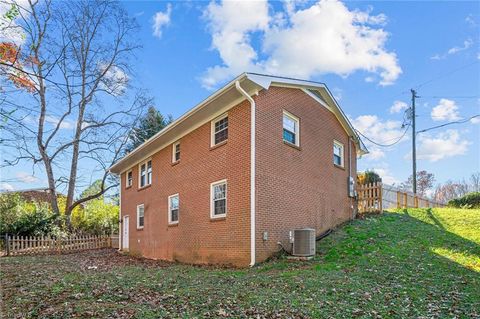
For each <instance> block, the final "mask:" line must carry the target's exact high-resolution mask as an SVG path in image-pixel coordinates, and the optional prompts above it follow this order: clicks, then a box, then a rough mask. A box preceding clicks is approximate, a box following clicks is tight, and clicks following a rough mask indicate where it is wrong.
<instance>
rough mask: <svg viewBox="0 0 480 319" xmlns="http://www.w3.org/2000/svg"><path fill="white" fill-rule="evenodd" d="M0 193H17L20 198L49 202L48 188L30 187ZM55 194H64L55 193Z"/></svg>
mask: <svg viewBox="0 0 480 319" xmlns="http://www.w3.org/2000/svg"><path fill="white" fill-rule="evenodd" d="M2 194H19V195H20V196H22V198H23V199H24V200H26V201H29V202H34V201H35V202H45V203H50V189H48V188H30V189H19V190H13V191H3V192H2ZM57 196H64V195H62V194H57Z"/></svg>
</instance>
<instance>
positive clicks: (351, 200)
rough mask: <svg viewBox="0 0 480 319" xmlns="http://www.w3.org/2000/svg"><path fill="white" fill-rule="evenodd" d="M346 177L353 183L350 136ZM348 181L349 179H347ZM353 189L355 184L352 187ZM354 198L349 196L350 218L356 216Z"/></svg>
mask: <svg viewBox="0 0 480 319" xmlns="http://www.w3.org/2000/svg"><path fill="white" fill-rule="evenodd" d="M348 178H349V179H350V178H353V183H356V182H357V181H356V177H353V176H352V137H351V136H349V137H348ZM349 182H350V180H349ZM354 185H355V184H354ZM353 189H354V190H355V186H354V188H353ZM355 204H356V199H355V198H354V197H350V207H351V208H352V219H355V218H356V215H357V214H356V211H357V210H356V208H355Z"/></svg>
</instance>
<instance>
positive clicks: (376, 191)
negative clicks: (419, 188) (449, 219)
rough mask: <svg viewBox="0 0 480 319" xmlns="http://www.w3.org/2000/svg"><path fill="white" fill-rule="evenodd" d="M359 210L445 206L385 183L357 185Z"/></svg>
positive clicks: (373, 210)
mask: <svg viewBox="0 0 480 319" xmlns="http://www.w3.org/2000/svg"><path fill="white" fill-rule="evenodd" d="M357 194H358V197H357V199H358V212H359V213H367V212H381V211H382V210H384V209H388V208H421V207H444V206H445V204H444V203H440V202H436V201H433V200H430V199H428V198H424V197H420V196H415V195H414V194H413V193H410V192H405V191H401V190H399V189H398V188H395V187H393V186H390V185H386V184H383V183H371V184H365V185H361V184H358V185H357Z"/></svg>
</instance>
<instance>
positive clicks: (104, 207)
mask: <svg viewBox="0 0 480 319" xmlns="http://www.w3.org/2000/svg"><path fill="white" fill-rule="evenodd" d="M118 213H119V207H118V206H117V205H115V204H113V203H110V202H107V201H105V200H104V199H103V198H98V199H92V200H90V201H88V202H87V203H86V204H85V206H84V208H83V210H76V211H74V212H73V213H72V226H73V228H74V230H75V231H76V232H81V233H88V234H93V235H110V234H113V233H117V232H118Z"/></svg>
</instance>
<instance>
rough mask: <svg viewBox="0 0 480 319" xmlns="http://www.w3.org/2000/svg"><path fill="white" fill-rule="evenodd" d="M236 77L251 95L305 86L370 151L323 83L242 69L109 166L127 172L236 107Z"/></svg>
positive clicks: (362, 148)
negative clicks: (229, 108)
mask: <svg viewBox="0 0 480 319" xmlns="http://www.w3.org/2000/svg"><path fill="white" fill-rule="evenodd" d="M237 81H238V82H240V84H241V86H242V88H243V89H244V90H245V91H246V92H248V93H249V94H250V95H253V94H255V93H258V92H259V91H261V90H262V89H268V88H269V87H270V86H283V87H292V88H299V89H303V90H304V91H305V93H307V94H309V95H310V96H311V97H312V98H314V99H315V100H317V101H318V102H319V103H320V104H322V105H324V106H325V107H327V108H328V109H330V111H332V112H333V113H334V114H335V116H336V117H337V119H338V121H339V122H340V124H341V125H342V126H343V128H344V129H345V130H346V131H347V133H348V134H349V135H350V136H351V137H352V138H353V140H354V142H355V143H356V145H357V152H358V154H359V155H362V154H366V153H368V150H367V148H366V147H365V144H363V142H362V140H361V139H360V137H359V136H358V134H357V132H356V131H355V129H354V128H353V126H352V124H351V123H350V121H349V120H348V118H347V116H346V115H345V113H344V112H343V111H342V109H341V108H340V106H339V105H338V103H337V101H336V100H335V97H334V96H333V95H332V93H331V92H330V90H329V89H328V88H327V86H326V85H325V84H324V83H320V82H315V81H308V80H300V79H293V78H288V77H280V76H271V75H266V74H258V73H242V74H241V75H239V76H238V77H236V78H235V79H233V80H232V81H230V82H229V83H227V84H226V85H225V86H224V87H222V88H221V89H219V90H217V91H215V92H214V93H213V94H211V95H210V96H209V97H207V98H206V99H205V100H203V101H202V102H200V103H199V104H197V105H196V106H195V107H194V108H192V109H191V110H189V111H188V112H186V113H185V114H183V115H182V116H180V117H179V118H178V119H177V120H175V121H173V122H172V123H171V124H170V125H168V126H166V127H165V128H164V129H162V130H161V131H160V132H158V133H157V134H155V135H154V136H152V137H151V138H149V139H148V140H146V141H145V142H144V143H143V144H142V145H140V146H139V147H137V148H136V149H135V150H133V151H132V152H131V153H129V154H127V155H126V156H125V157H123V158H122V159H120V160H119V161H118V162H116V163H115V164H113V165H112V166H111V167H110V171H111V172H112V173H115V174H119V173H122V172H124V171H125V170H127V169H129V168H130V167H132V166H133V165H135V164H137V163H139V162H140V161H142V160H143V159H145V158H147V157H150V156H152V155H153V154H155V153H156V152H158V151H159V150H160V149H163V148H164V147H166V146H168V145H169V144H171V143H173V142H175V141H176V140H178V139H179V138H181V137H182V136H184V135H186V134H188V133H190V132H191V131H193V130H195V129H196V128H198V127H200V126H201V125H203V124H204V123H206V122H208V121H209V120H210V119H211V118H212V116H214V115H216V114H217V113H218V111H219V110H220V109H223V108H224V107H225V106H226V105H228V106H230V107H234V106H235V105H237V104H238V103H240V102H241V101H243V100H244V99H245V97H244V96H243V95H241V94H240V93H239V92H238V91H237V89H236V88H235V83H236V82H237Z"/></svg>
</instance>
